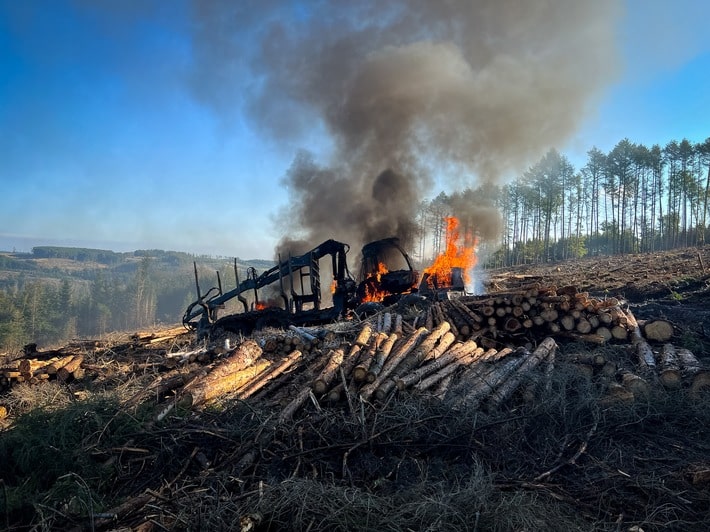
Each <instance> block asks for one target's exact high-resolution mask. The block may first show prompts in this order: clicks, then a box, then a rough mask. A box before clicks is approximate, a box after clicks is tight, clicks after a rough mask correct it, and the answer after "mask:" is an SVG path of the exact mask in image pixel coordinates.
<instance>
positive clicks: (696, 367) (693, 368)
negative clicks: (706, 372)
mask: <svg viewBox="0 0 710 532" xmlns="http://www.w3.org/2000/svg"><path fill="white" fill-rule="evenodd" d="M676 357H677V359H678V363H679V364H680V369H681V370H682V371H683V374H684V375H694V374H695V373H697V372H698V371H700V362H699V361H698V359H697V358H696V357H695V355H694V354H693V353H692V352H691V351H690V350H688V349H685V348H683V347H679V348H678V349H676Z"/></svg>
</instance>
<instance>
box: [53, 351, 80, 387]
mask: <svg viewBox="0 0 710 532" xmlns="http://www.w3.org/2000/svg"><path fill="white" fill-rule="evenodd" d="M82 362H84V355H75V356H74V357H73V358H72V359H71V360H70V361H69V362H68V363H66V364H65V365H64V366H62V367H61V368H59V369H58V370H57V379H58V380H60V381H62V382H68V381H70V380H71V379H75V378H76V379H80V378H81V376H82V375H83V373H82V369H81V363H82Z"/></svg>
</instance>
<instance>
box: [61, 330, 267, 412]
mask: <svg viewBox="0 0 710 532" xmlns="http://www.w3.org/2000/svg"><path fill="white" fill-rule="evenodd" d="M261 354H262V350H261V347H259V344H257V343H256V342H255V341H254V340H246V341H244V342H242V343H241V344H240V345H239V346H238V347H237V348H236V349H235V350H234V352H233V353H232V355H231V356H229V357H228V358H225V359H222V362H221V363H220V364H218V365H217V366H216V367H215V368H213V369H212V370H211V371H210V372H209V373H208V374H207V375H205V376H204V377H201V378H196V379H193V380H192V381H191V382H189V383H188V384H187V385H186V386H185V388H184V390H183V395H182V397H181V398H180V401H179V403H180V405H181V406H183V407H185V408H189V407H191V406H195V405H200V404H204V403H207V402H209V401H211V400H213V399H215V398H217V397H219V396H221V395H224V394H227V393H230V392H233V391H235V390H237V389H238V388H240V387H241V386H244V385H245V384H246V383H248V382H249V380H251V379H253V378H254V377H256V375H257V374H258V373H260V372H261V371H263V370H264V369H266V368H267V367H268V366H269V365H270V364H269V362H268V361H263V362H264V363H261V364H259V365H256V364H255V363H256V362H257V360H258V359H259V357H261ZM65 367H66V366H65Z"/></svg>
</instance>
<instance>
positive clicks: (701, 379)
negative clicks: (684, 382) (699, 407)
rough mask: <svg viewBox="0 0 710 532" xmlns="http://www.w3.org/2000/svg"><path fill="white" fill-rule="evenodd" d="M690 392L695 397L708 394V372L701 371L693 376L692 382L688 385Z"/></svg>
mask: <svg viewBox="0 0 710 532" xmlns="http://www.w3.org/2000/svg"><path fill="white" fill-rule="evenodd" d="M690 394H691V395H692V396H694V397H695V398H699V397H700V396H702V395H706V396H707V395H710V372H708V371H703V372H700V373H697V374H696V375H695V376H694V377H693V383H692V384H691V385H690Z"/></svg>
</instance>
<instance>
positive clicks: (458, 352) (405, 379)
mask: <svg viewBox="0 0 710 532" xmlns="http://www.w3.org/2000/svg"><path fill="white" fill-rule="evenodd" d="M452 336H453V335H452ZM460 345H461V348H459V349H450V350H448V351H447V352H446V353H444V354H443V355H442V356H440V357H438V358H435V359H433V360H431V361H430V362H429V363H428V364H425V365H423V366H421V367H419V368H417V369H416V370H414V371H412V372H410V373H408V374H406V375H403V376H401V377H400V378H398V379H397V380H396V383H397V388H399V389H400V390H404V389H405V388H408V387H409V386H411V385H413V384H415V383H417V382H419V381H421V380H422V379H423V378H424V377H426V376H428V375H431V374H432V373H436V372H437V371H439V370H440V369H441V368H443V367H444V366H447V365H449V364H451V363H452V362H454V361H456V360H459V359H462V358H464V357H467V356H469V355H470V353H472V352H473V351H475V350H476V349H477V348H478V346H477V345H476V342H475V341H473V340H469V341H468V342H466V343H465V344H460ZM464 345H465V346H466V348H464V347H463V346H464Z"/></svg>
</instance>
